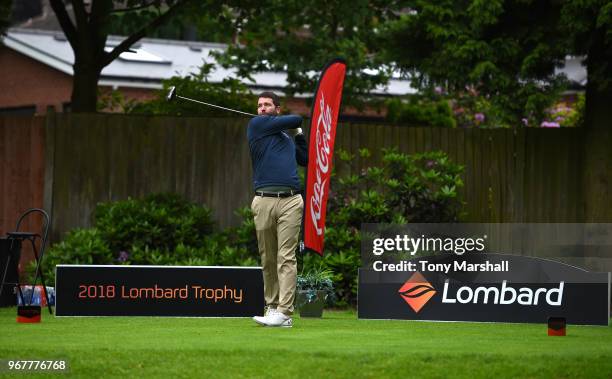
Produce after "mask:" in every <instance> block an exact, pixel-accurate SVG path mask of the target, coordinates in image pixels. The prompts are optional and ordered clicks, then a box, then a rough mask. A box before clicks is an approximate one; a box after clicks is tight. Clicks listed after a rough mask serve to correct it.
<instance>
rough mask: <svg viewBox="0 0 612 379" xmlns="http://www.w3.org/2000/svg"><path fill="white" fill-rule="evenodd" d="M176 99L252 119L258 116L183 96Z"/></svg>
mask: <svg viewBox="0 0 612 379" xmlns="http://www.w3.org/2000/svg"><path fill="white" fill-rule="evenodd" d="M176 97H178V98H181V99H183V100H188V101H193V102H194V103H198V104H204V105H208V106H209V107H214V108H219V109H224V110H226V111H230V112H236V113H240V114H243V115H246V116H251V117H255V116H257V115H256V114H252V113H247V112H243V111H237V110H235V109H231V108H225V107H222V106H220V105H215V104H210V103H205V102H203V101H199V100H194V99H190V98H188V97H183V96H179V95H176Z"/></svg>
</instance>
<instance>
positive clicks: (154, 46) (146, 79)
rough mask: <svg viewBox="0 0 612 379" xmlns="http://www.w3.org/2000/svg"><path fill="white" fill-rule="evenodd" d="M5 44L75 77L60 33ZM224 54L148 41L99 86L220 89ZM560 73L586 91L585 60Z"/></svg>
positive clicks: (210, 47) (283, 81) (14, 33)
mask: <svg viewBox="0 0 612 379" xmlns="http://www.w3.org/2000/svg"><path fill="white" fill-rule="evenodd" d="M124 38H125V37H120V36H109V38H108V40H107V48H112V47H113V46H116V45H117V44H119V43H120V42H121V41H123V39H124ZM3 43H4V44H5V45H6V46H7V47H9V48H11V49H13V50H15V51H17V52H19V53H21V54H23V55H26V56H28V57H30V58H32V59H35V60H37V61H39V62H41V63H44V64H46V65H48V66H50V67H53V68H55V69H57V70H59V71H61V72H64V73H66V74H68V75H71V76H72V75H73V70H72V64H73V62H74V54H73V52H72V48H71V47H70V43H69V42H68V40H67V39H66V37H65V36H64V33H63V32H61V31H53V30H36V29H29V28H27V29H26V28H11V29H8V31H7V35H6V36H5V37H4V38H3ZM225 48H227V46H226V45H224V44H219V43H210V42H194V41H176V40H166V39H155V38H143V39H141V40H140V41H139V42H137V43H136V44H135V45H134V46H132V50H133V51H135V53H129V52H126V53H123V54H121V55H120V56H119V58H118V59H115V60H114V61H113V62H112V63H111V64H109V65H108V66H106V67H105V68H104V69H103V70H102V75H101V78H100V81H99V82H98V83H99V84H100V85H102V86H112V87H135V88H151V89H160V88H162V84H161V81H162V80H163V79H169V78H171V77H172V76H177V75H179V76H187V75H188V74H190V73H197V72H198V71H199V67H200V66H201V65H202V64H203V63H204V62H206V63H212V64H214V67H215V68H214V69H213V71H212V72H211V74H210V76H209V81H210V82H212V83H219V82H221V81H222V80H223V79H224V78H227V77H236V75H235V70H233V69H225V68H223V67H221V66H220V65H218V64H217V62H216V60H215V59H214V57H212V56H211V55H210V53H211V52H212V51H222V50H224V49H225ZM556 72H557V73H560V72H562V73H564V74H565V75H566V76H567V77H568V79H569V80H570V83H571V84H572V86H571V89H572V90H580V89H583V88H584V87H585V86H586V81H587V73H586V69H585V67H584V65H583V64H582V58H580V57H567V59H566V64H565V66H564V67H563V68H559V69H557V70H556ZM253 79H254V82H245V84H247V85H248V86H249V87H251V88H252V89H254V90H261V89H275V90H277V91H280V92H282V90H283V89H284V88H285V87H286V85H287V74H286V73H284V72H260V73H256V74H254V75H253ZM374 93H377V94H380V95H392V96H397V95H406V94H412V93H416V90H415V89H414V88H412V87H411V85H410V82H409V81H408V80H401V79H397V78H394V79H391V81H390V82H389V84H388V85H387V86H385V87H380V88H378V89H377V90H376V91H374ZM304 95H308V94H304Z"/></svg>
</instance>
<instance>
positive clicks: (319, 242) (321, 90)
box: [304, 59, 346, 255]
mask: <svg viewBox="0 0 612 379" xmlns="http://www.w3.org/2000/svg"><path fill="white" fill-rule="evenodd" d="M345 73H346V63H345V62H344V60H342V59H334V60H333V61H331V62H329V63H328V64H327V66H325V68H324V69H323V72H322V73H321V79H319V85H318V86H317V92H316V94H315V101H314V103H313V105H312V115H311V117H310V144H309V148H308V177H307V179H306V204H305V205H306V210H305V212H304V217H305V220H304V247H305V248H307V249H310V250H313V251H316V252H317V253H319V254H320V255H323V242H324V236H325V213H326V208H327V197H328V195H329V181H330V176H331V169H332V167H331V164H332V157H333V154H334V142H335V140H336V125H337V123H338V113H339V112H340V101H341V100H342V87H343V84H344V75H345Z"/></svg>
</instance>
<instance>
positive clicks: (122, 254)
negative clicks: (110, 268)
mask: <svg viewBox="0 0 612 379" xmlns="http://www.w3.org/2000/svg"><path fill="white" fill-rule="evenodd" d="M129 258H130V253H128V252H127V251H120V252H119V258H117V260H118V261H119V262H126V261H127V260H128V259H129Z"/></svg>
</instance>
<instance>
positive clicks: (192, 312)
mask: <svg viewBox="0 0 612 379" xmlns="http://www.w3.org/2000/svg"><path fill="white" fill-rule="evenodd" d="M55 291H56V292H55V293H56V299H55V301H56V303H55V304H56V305H55V306H56V308H55V309H56V315H57V316H182V317H250V316H254V315H261V314H262V313H263V308H264V295H263V276H262V270H261V267H191V266H95V265H58V266H57V267H56V284H55Z"/></svg>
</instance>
